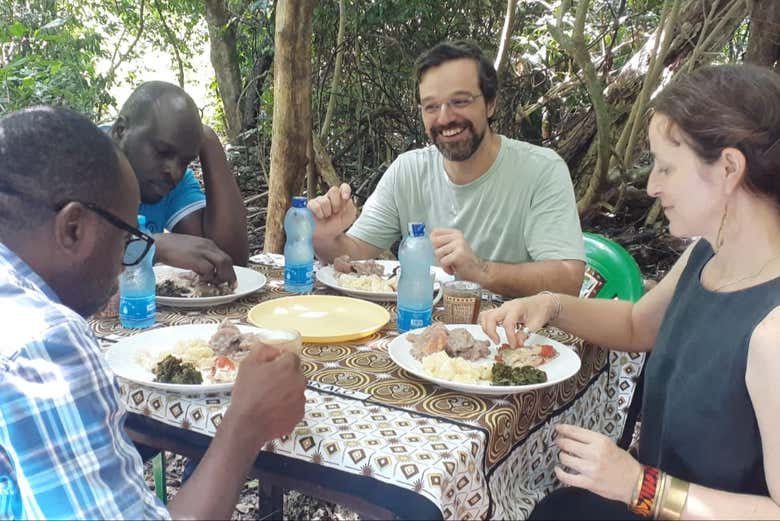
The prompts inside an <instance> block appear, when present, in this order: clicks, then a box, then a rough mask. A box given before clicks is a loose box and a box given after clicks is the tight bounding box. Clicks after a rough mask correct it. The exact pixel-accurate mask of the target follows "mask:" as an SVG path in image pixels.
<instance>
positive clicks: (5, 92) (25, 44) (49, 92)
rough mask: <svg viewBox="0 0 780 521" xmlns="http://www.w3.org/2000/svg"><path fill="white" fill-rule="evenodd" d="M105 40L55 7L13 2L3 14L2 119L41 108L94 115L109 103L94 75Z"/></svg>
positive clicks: (0, 19) (0, 45)
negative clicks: (48, 106)
mask: <svg viewBox="0 0 780 521" xmlns="http://www.w3.org/2000/svg"><path fill="white" fill-rule="evenodd" d="M101 43H102V37H101V36H100V35H99V34H97V33H96V32H95V31H94V30H92V29H90V28H88V27H85V25H84V24H83V23H82V21H81V20H80V19H79V18H77V17H76V16H75V15H74V14H72V13H70V12H68V9H61V8H60V6H57V5H55V3H54V2H38V3H36V2H22V1H18V0H14V1H13V2H10V3H8V4H4V6H3V7H2V8H0V48H2V58H0V85H2V89H0V114H3V113H6V112H9V111H13V110H17V109H19V108H22V107H27V106H31V105H37V104H52V105H63V106H67V107H71V108H73V109H74V110H78V111H81V112H84V113H86V114H89V115H94V114H95V112H96V108H97V106H98V105H100V104H103V103H109V102H111V101H112V100H111V98H110V96H109V95H108V93H107V81H106V78H105V77H104V76H102V75H100V74H98V73H97V72H96V70H95V63H96V61H97V59H98V58H99V57H101V56H102V55H103V53H102V50H101Z"/></svg>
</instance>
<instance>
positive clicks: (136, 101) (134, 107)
mask: <svg viewBox="0 0 780 521" xmlns="http://www.w3.org/2000/svg"><path fill="white" fill-rule="evenodd" d="M163 96H179V97H181V98H183V99H184V100H186V102H187V104H188V105H189V106H190V108H191V109H192V110H193V111H194V113H195V114H196V115H197V116H198V117H199V118H200V111H199V110H198V106H197V105H196V104H195V101H194V100H193V99H192V97H191V96H190V95H189V94H187V92H186V91H185V90H184V89H182V88H181V87H179V86H178V85H174V84H173V83H168V82H166V81H147V82H145V83H142V84H141V85H139V86H138V87H137V88H136V89H135V90H134V91H133V92H132V93H131V94H130V96H129V97H128V98H127V100H125V103H124V105H122V108H121V109H119V115H120V116H122V117H123V118H124V120H125V124H126V125H129V126H135V125H137V124H138V123H139V122H141V121H144V120H145V119H146V116H147V114H148V112H149V109H150V108H151V107H152V105H153V104H154V102H155V101H156V100H158V99H160V98H162V97H163Z"/></svg>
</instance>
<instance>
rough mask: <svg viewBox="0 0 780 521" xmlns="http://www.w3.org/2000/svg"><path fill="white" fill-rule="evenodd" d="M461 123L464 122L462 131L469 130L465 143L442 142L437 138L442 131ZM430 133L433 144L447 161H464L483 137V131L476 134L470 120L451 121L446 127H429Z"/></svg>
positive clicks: (477, 146) (474, 150) (472, 153)
mask: <svg viewBox="0 0 780 521" xmlns="http://www.w3.org/2000/svg"><path fill="white" fill-rule="evenodd" d="M463 123H465V124H466V129H465V130H464V132H466V131H471V139H469V140H468V141H466V142H465V143H463V142H462V143H449V142H445V143H442V142H441V141H440V140H439V137H440V136H441V133H442V132H443V131H445V130H449V129H451V128H458V127H460V126H462V125H463ZM431 134H432V135H433V144H434V145H436V148H438V149H439V152H441V155H443V156H444V159H446V160H448V161H466V160H467V159H469V158H470V157H471V156H473V155H474V152H476V151H477V149H478V148H479V145H481V144H482V140H483V139H484V138H485V132H483V133H482V134H477V133H476V132H475V131H474V125H472V124H471V122H470V121H465V122H458V123H453V124H450V125H447V126H446V127H433V128H431Z"/></svg>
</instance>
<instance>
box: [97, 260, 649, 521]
mask: <svg viewBox="0 0 780 521" xmlns="http://www.w3.org/2000/svg"><path fill="white" fill-rule="evenodd" d="M256 269H258V270H259V271H262V272H264V273H265V274H266V276H267V277H268V279H269V284H268V286H267V287H266V288H265V289H263V290H262V291H260V292H258V293H256V294H254V295H251V296H249V297H246V298H244V299H241V300H239V301H236V302H233V303H231V304H226V305H223V306H219V307H214V308H209V309H204V310H195V311H191V310H177V309H173V308H166V307H161V308H160V309H159V313H158V317H157V318H158V322H159V323H160V324H163V325H179V324H192V323H214V324H217V323H219V322H220V321H222V320H223V319H225V318H230V319H233V320H235V321H237V322H242V323H246V316H247V312H248V311H249V309H250V308H251V307H252V306H254V305H255V304H257V303H259V302H262V301H265V300H269V299H272V298H276V297H280V296H285V295H287V294H286V293H285V292H284V290H283V288H282V286H283V283H282V278H281V270H280V268H279V267H278V265H277V266H269V265H264V266H258V267H257V268H256ZM316 292H317V293H329V292H330V290H326V289H325V288H321V287H318V288H317V289H316ZM385 306H386V308H387V309H388V310H389V311H390V312H391V320H390V322H389V323H388V325H387V326H386V327H385V328H384V329H383V330H382V331H380V332H379V333H377V334H375V335H373V336H371V337H368V338H364V339H362V340H359V341H354V342H346V343H340V344H335V345H321V344H304V346H303V350H302V353H301V360H302V367H303V371H304V373H305V374H306V376H307V377H308V378H309V379H310V385H309V388H308V390H307V392H306V398H307V406H306V415H305V417H304V419H303V420H302V421H301V423H300V424H299V425H298V426H297V427H296V428H295V430H294V431H293V432H292V433H291V434H290V435H289V436H287V437H284V438H282V439H278V440H274V441H272V442H270V443H268V444H267V446H266V447H265V450H269V451H274V452H276V453H278V454H282V455H285V456H289V457H292V458H296V459H299V460H304V461H308V462H312V463H314V464H319V465H326V466H328V467H333V468H337V469H340V470H342V471H345V472H348V473H352V474H358V475H362V476H369V477H372V478H374V479H378V480H381V481H383V482H386V483H390V484H393V485H395V486H398V487H403V488H405V489H408V490H412V491H414V492H416V493H419V494H422V495H424V496H425V497H427V498H428V499H429V500H431V501H432V502H433V503H434V504H435V505H437V506H438V507H439V508H440V509H441V512H442V515H443V517H444V519H453V518H454V519H486V518H498V519H506V518H511V519H522V518H525V517H527V515H528V513H529V512H530V510H531V509H532V508H533V506H534V505H535V504H536V502H537V501H538V500H539V499H541V498H542V497H543V496H544V495H545V494H546V493H547V492H549V491H550V490H552V489H553V488H555V486H557V485H558V483H557V481H556V480H555V478H554V474H553V471H552V469H553V466H554V463H555V462H556V461H557V459H558V458H557V451H556V449H555V445H554V444H553V443H552V435H553V426H554V425H555V424H557V423H560V422H565V423H573V424H577V425H582V426H585V427H587V428H590V429H595V430H598V431H601V432H603V433H605V434H607V435H610V436H611V437H613V438H614V439H616V440H617V439H618V438H619V437H620V436H621V434H622V432H623V427H624V425H625V421H626V416H627V408H628V404H629V403H630V401H631V397H632V395H633V392H634V387H635V382H634V380H635V377H636V374H637V371H638V370H639V368H640V367H641V364H642V361H643V358H642V357H641V356H638V355H631V356H629V355H627V354H625V353H617V352H609V351H607V350H605V349H602V348H598V347H593V346H585V345H583V343H582V341H580V340H579V339H578V338H576V337H573V336H571V335H567V334H565V333H563V332H561V331H559V330H557V329H553V328H550V329H547V330H546V331H543V334H546V335H547V336H549V337H551V338H554V339H555V340H558V341H560V342H563V343H566V344H569V345H572V346H574V347H575V348H576V349H577V351H578V352H579V354H580V357H581V359H582V368H581V369H580V371H579V373H578V374H577V375H576V376H574V377H572V378H571V379H569V380H567V381H565V382H563V383H561V384H558V385H555V386H551V387H547V388H545V389H540V390H536V391H532V392H528V393H523V394H516V395H509V396H504V397H497V398H491V397H483V396H475V395H467V394H463V393H458V392H453V391H450V390H447V389H443V388H439V387H437V386H435V385H433V384H430V383H428V382H426V381H424V380H420V379H418V378H416V377H415V376H413V375H411V374H409V373H407V372H406V371H404V370H402V369H400V368H399V367H397V366H396V365H395V364H394V363H393V362H392V360H390V357H389V356H388V353H387V346H388V344H389V342H390V341H391V340H392V339H393V338H394V337H395V335H396V332H395V327H394V326H395V306H394V304H392V303H387V304H385ZM441 314H442V310H441V309H437V310H435V313H434V319H436V318H441ZM90 323H91V325H92V327H93V330H94V331H95V333H96V334H98V335H100V336H103V337H108V338H112V337H113V338H116V336H124V335H128V334H132V333H133V332H132V331H129V330H125V329H123V328H122V327H121V326H120V325H119V323H118V321H117V320H116V319H93V320H91V322H90ZM119 391H120V395H121V397H122V400H123V402H124V404H125V405H126V407H127V409H128V411H130V412H134V413H138V414H143V415H146V416H149V417H151V418H154V419H156V420H159V421H161V422H164V423H167V424H170V425H173V426H177V427H181V428H183V429H189V430H192V431H196V432H200V433H203V434H206V435H209V436H213V435H214V433H215V431H216V429H217V427H218V426H219V424H220V421H221V419H222V415H223V414H224V412H225V410H226V408H227V405H228V403H229V399H230V398H229V396H227V395H218V394H216V395H208V396H186V395H182V394H176V393H166V392H160V391H159V390H155V389H151V388H148V387H144V386H142V385H138V384H135V383H132V382H129V381H125V380H123V379H119Z"/></svg>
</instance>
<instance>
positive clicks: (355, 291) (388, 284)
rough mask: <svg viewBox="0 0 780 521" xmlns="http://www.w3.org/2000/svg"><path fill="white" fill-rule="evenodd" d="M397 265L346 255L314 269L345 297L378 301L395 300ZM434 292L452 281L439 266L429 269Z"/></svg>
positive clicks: (390, 262)
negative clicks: (353, 258)
mask: <svg viewBox="0 0 780 521" xmlns="http://www.w3.org/2000/svg"><path fill="white" fill-rule="evenodd" d="M399 273H400V263H399V262H398V261H395V260H373V259H371V260H350V258H349V256H348V255H342V256H340V257H336V258H335V259H334V260H333V264H332V265H328V266H323V267H322V268H320V269H319V270H317V280H319V281H320V282H321V283H323V284H324V285H326V286H328V287H330V288H333V289H335V290H338V291H339V292H341V293H344V294H345V295H349V296H352V297H358V298H362V299H365V300H374V301H380V302H387V301H394V300H396V298H397V297H398V294H397V291H398V275H399ZM431 274H432V276H433V277H434V284H433V287H434V291H438V289H439V286H440V284H441V283H442V282H447V281H449V280H454V279H455V277H453V276H452V275H449V274H448V273H447V272H446V271H444V270H443V269H441V268H440V267H437V266H436V267H433V268H431Z"/></svg>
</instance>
